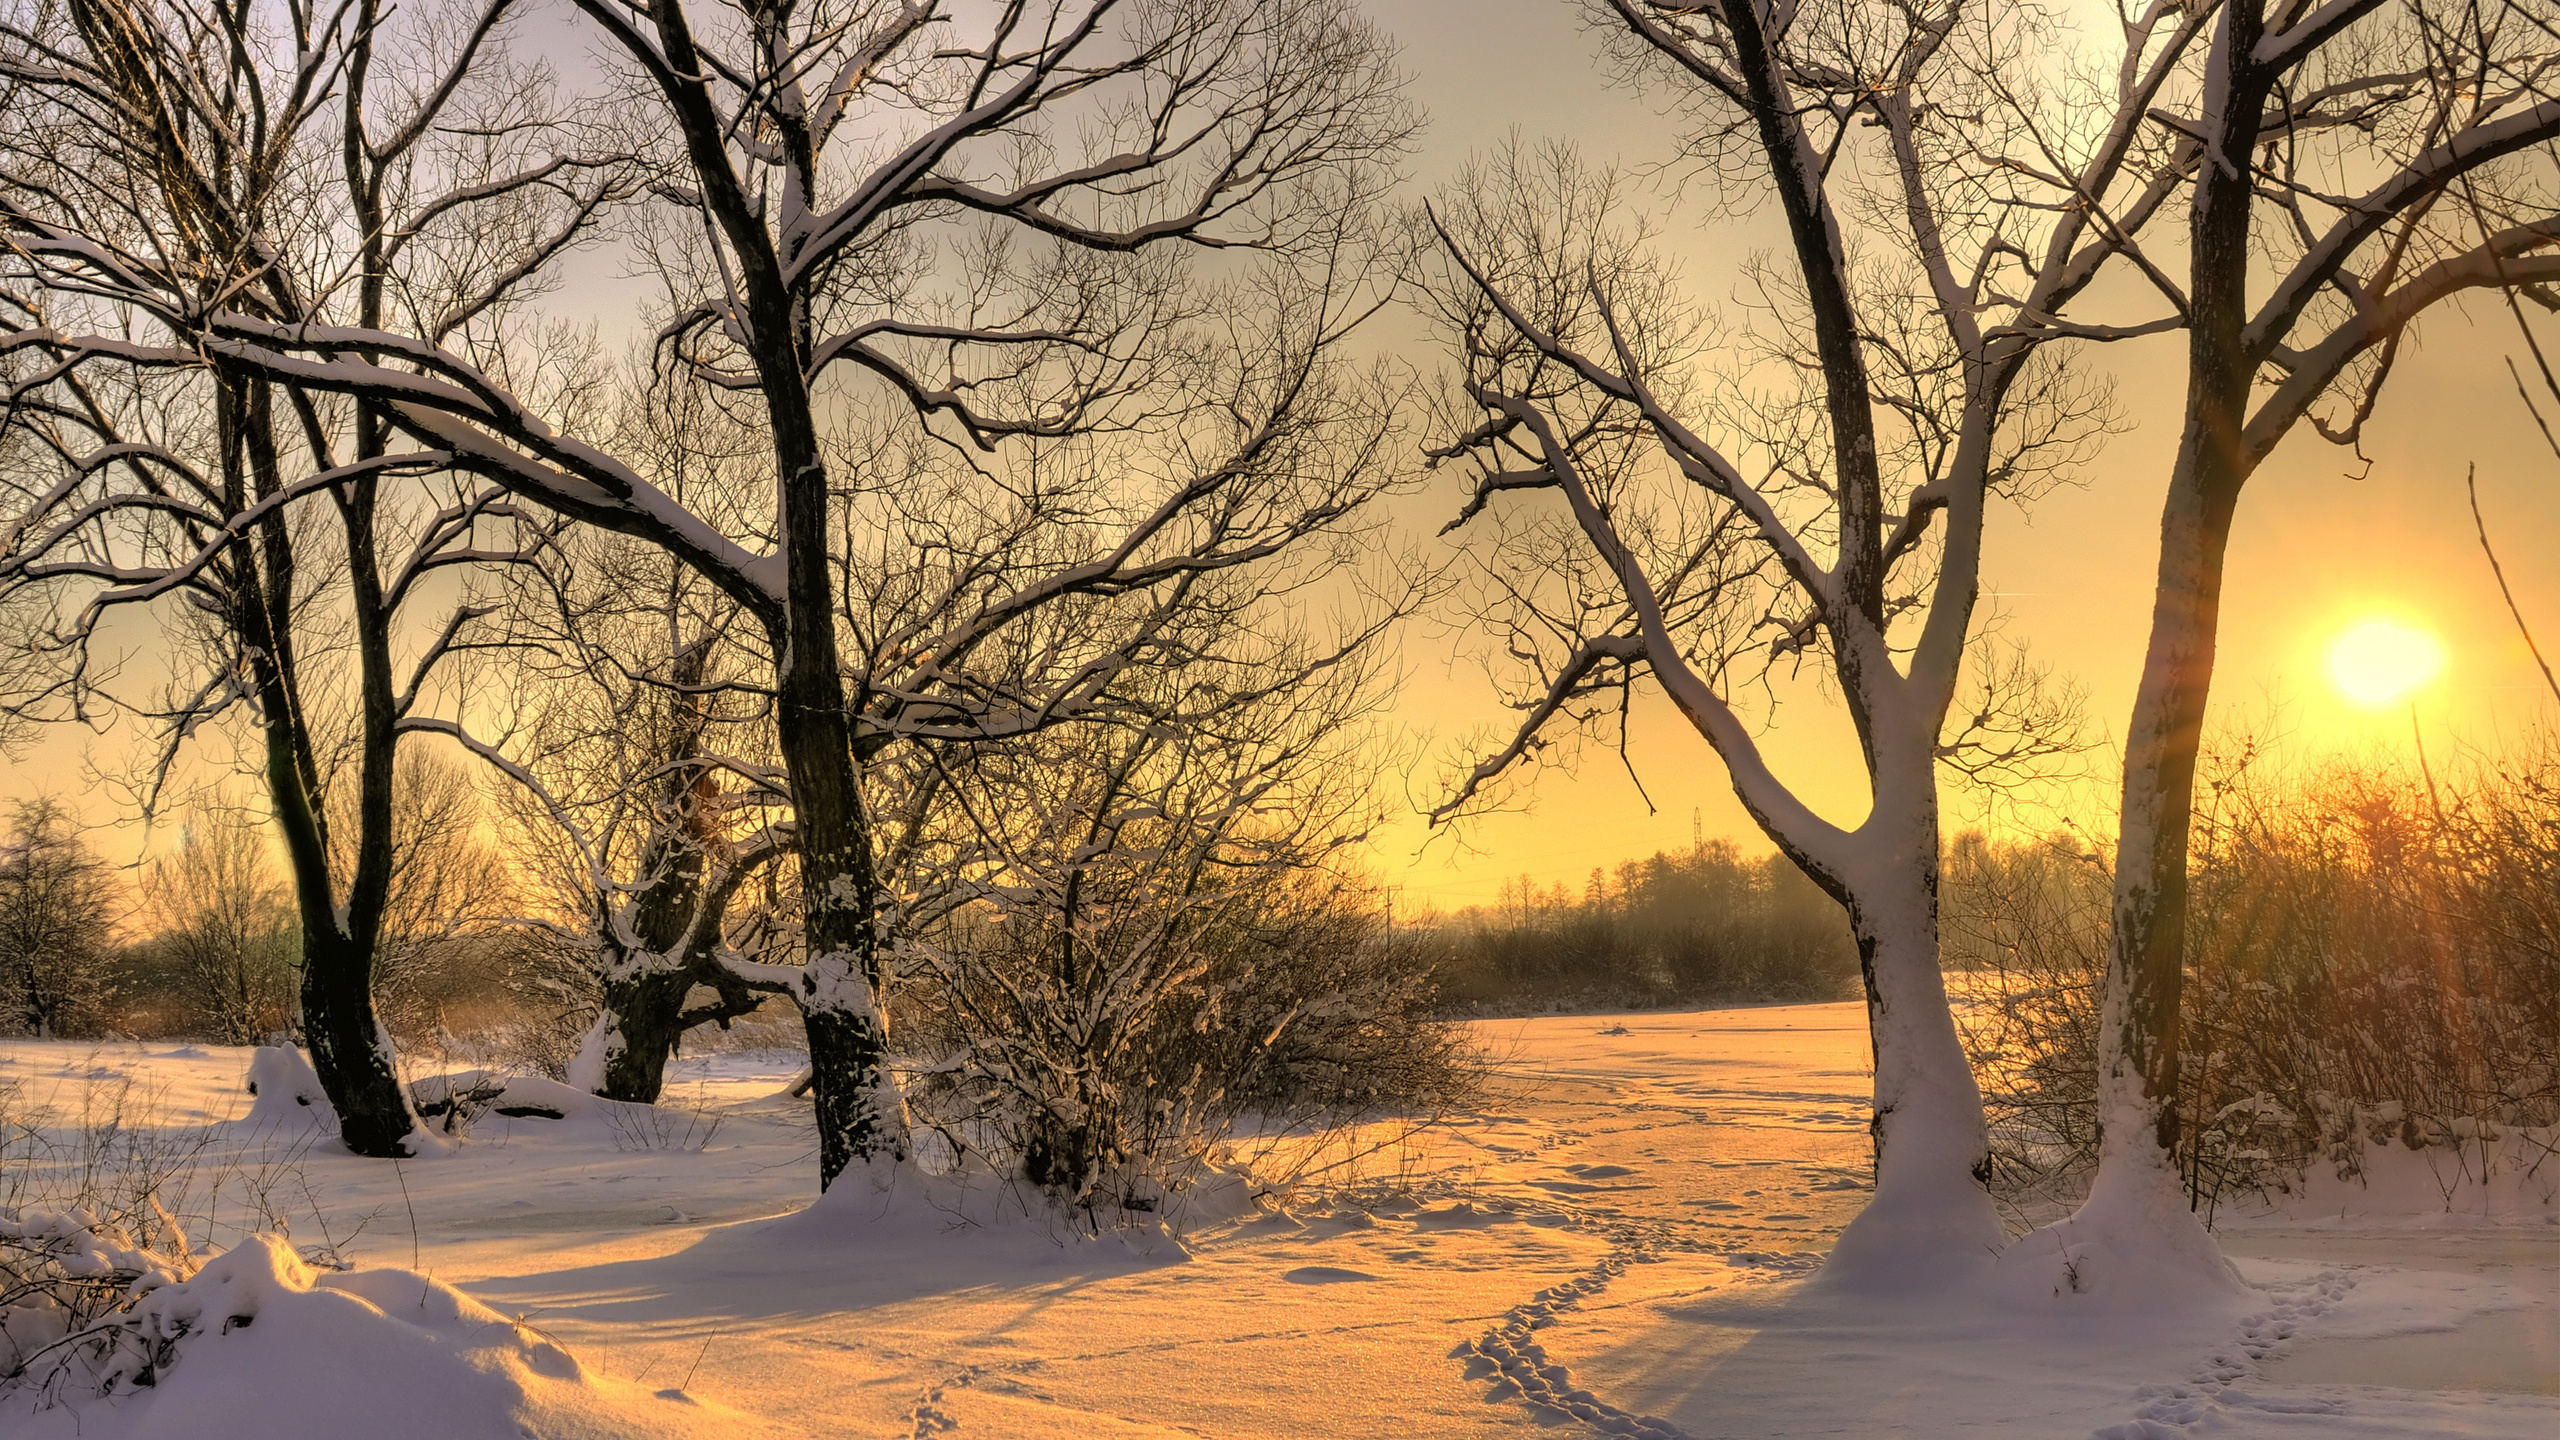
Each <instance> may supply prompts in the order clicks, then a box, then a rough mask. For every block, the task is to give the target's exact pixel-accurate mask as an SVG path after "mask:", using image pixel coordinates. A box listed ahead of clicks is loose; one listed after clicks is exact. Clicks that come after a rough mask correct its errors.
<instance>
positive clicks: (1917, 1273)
mask: <svg viewBox="0 0 2560 1440" xmlns="http://www.w3.org/2000/svg"><path fill="white" fill-rule="evenodd" d="M1901 832H1902V833H1901V835H1900V837H1899V839H1898V840H1897V841H1896V842H1895V843H1893V844H1891V845H1890V846H1885V845H1875V846H1872V847H1871V849H1872V851H1873V852H1875V853H1870V854H1869V855H1867V856H1866V857H1864V858H1865V860H1866V862H1867V863H1866V864H1865V865H1864V866H1863V867H1862V868H1861V869H1860V870H1858V871H1856V872H1853V873H1851V874H1848V875H1845V876H1843V877H1841V879H1842V881H1844V882H1845V883H1844V884H1842V885H1841V887H1840V888H1841V889H1843V890H1845V891H1846V892H1847V893H1846V896H1845V899H1846V902H1847V905H1848V909H1849V923H1850V928H1851V930H1852V932H1853V933H1854V934H1855V936H1856V937H1857V942H1858V968H1859V972H1860V974H1861V976H1862V977H1863V979H1864V981H1865V986H1866V999H1867V1027H1868V1034H1869V1036H1870V1037H1871V1039H1872V1042H1873V1046H1874V1055H1875V1067H1876V1079H1875V1116H1874V1119H1873V1120H1872V1121H1871V1122H1870V1126H1869V1128H1870V1131H1871V1133H1872V1134H1873V1136H1874V1138H1875V1168H1876V1191H1875V1197H1874V1199H1872V1200H1871V1201H1869V1202H1868V1204H1867V1208H1866V1209H1865V1210H1863V1211H1861V1212H1860V1213H1859V1215H1858V1218H1857V1219H1855V1220H1853V1221H1851V1222H1850V1224H1849V1228H1848V1229H1847V1230H1846V1231H1844V1232H1842V1234H1841V1236H1840V1241H1839V1244H1838V1245H1837V1246H1835V1247H1834V1248H1833V1250H1832V1252H1831V1259H1830V1260H1829V1262H1828V1263H1826V1264H1825V1265H1824V1267H1823V1272H1822V1278H1823V1283H1824V1284H1825V1285H1826V1286H1831V1287H1835V1288H1847V1289H1853V1290H1882V1289H1893V1290H1908V1289H1913V1288H1919V1287H1926V1286H1931V1285H1935V1284H1938V1283H1941V1282H1943V1281H1944V1280H1946V1279H1948V1278H1951V1277H1953V1276H1955V1275H1960V1274H1962V1273H1965V1272H1967V1271H1970V1270H1973V1269H1975V1268H1978V1267H1980V1266H1982V1265H1985V1264H1988V1263H1989V1262H1990V1261H1991V1259H1992V1258H1993V1257H1994V1256H1995V1255H1996V1254H1997V1253H1998V1251H1999V1249H2000V1247H2001V1245H2002V1244H2003V1243H2004V1242H2005V1240H2006V1232H2005V1231H2004V1230H2003V1229H2002V1228H2001V1225H2000V1218H1999V1215H1998V1212H1997V1211H1995V1210H1994V1209H1993V1208H1992V1204H1991V1195H1990V1192H1989V1191H1988V1190H1987V1189H1985V1188H1984V1187H1985V1185H1986V1183H1987V1182H1988V1181H1989V1179H1990V1176H1991V1158H1990V1157H1991V1145H1990V1138H1989V1135H1988V1133H1987V1132H1986V1130H1985V1128H1984V1125H1983V1118H1982V1091H1981V1089H1980V1087H1978V1086H1977V1085H1976V1084H1975V1083H1974V1078H1973V1067H1972V1065H1971V1064H1970V1063H1969V1062H1968V1061H1967V1059H1966V1057H1965V1052H1964V1042H1963V1039H1962V1037H1961V1036H1959V1035H1958V1034H1957V1032H1956V1025H1955V1016H1954V1013H1953V1012H1952V1011H1951V1010H1950V1009H1949V1008H1948V1005H1947V992H1946V984H1945V981H1944V979H1943V978H1942V977H1941V976H1940V974H1939V971H1938V853H1937V840H1938V837H1937V823H1936V816H1935V814H1934V810H1933V811H1932V813H1930V814H1928V815H1926V816H1924V817H1922V818H1921V819H1919V820H1918V821H1916V822H1912V823H1907V824H1905V825H1904V826H1902V827H1901ZM1868 838H1870V839H1871V840H1873V839H1879V838H1881V837H1875V836H1870V837H1868Z"/></svg>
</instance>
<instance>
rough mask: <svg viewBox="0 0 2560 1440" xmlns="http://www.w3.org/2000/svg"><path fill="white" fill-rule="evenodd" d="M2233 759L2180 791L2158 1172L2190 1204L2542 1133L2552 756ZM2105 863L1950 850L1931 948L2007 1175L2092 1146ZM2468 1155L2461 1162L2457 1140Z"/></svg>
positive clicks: (2066, 855) (2068, 1169)
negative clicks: (2391, 1147) (2185, 818)
mask: <svg viewBox="0 0 2560 1440" xmlns="http://www.w3.org/2000/svg"><path fill="white" fill-rule="evenodd" d="M2272 768H2273V767H2272V766H2271V765H2270V764H2269V762H2267V761H2266V760H2265V759H2264V758H2263V757H2261V756H2258V755H2256V754H2255V753H2254V752H2252V751H2250V750H2248V749H2247V748H2246V747H2243V748H2241V749H2240V750H2238V751H2236V752H2232V753H2231V754H2229V755H2227V756H2226V758H2225V759H2224V760H2223V761H2222V762H2221V763H2220V764H2219V765H2217V766H2214V767H2210V768H2209V769H2208V771H2207V774H2206V779H2205V782H2204V784H2203V786H2202V788H2201V792H2200V794H2199V806H2198V811H2197V822H2196V839H2195V846H2194V861H2193V872H2192V880H2191V894H2190V899H2189V922H2188V927H2187V934H2188V956H2187V983H2186V987H2185V988H2186V997H2185V1005H2184V1013H2183V1017H2182V1024H2183V1027H2184V1044H2183V1046H2182V1050H2181V1059H2182V1077H2181V1082H2182V1083H2181V1099H2180V1103H2179V1106H2178V1114H2179V1120H2180V1143H2179V1147H2178V1152H2177V1154H2178V1162H2179V1165H2180V1167H2181V1170H2182V1173H2183V1174H2184V1175H2185V1177H2186V1180H2187V1186H2188V1190H2189V1193H2190V1196H2191V1197H2192V1198H2193V1199H2194V1200H2195V1202H2196V1203H2197V1204H2198V1205H2199V1206H2202V1207H2208V1208H2209V1207H2210V1206H2211V1205H2212V1204H2213V1203H2214V1202H2215V1201H2216V1199H2217V1198H2218V1197H2220V1196H2223V1195H2227V1194H2230V1193H2232V1192H2234V1191H2236V1190H2253V1189H2262V1188H2268V1187H2286V1186H2290V1185H2292V1184H2293V1183H2295V1181H2296V1180H2297V1179H2298V1178H2299V1177H2300V1176H2301V1175H2302V1174H2303V1173H2304V1172H2305V1170H2306V1169H2307V1168H2308V1167H2310V1166H2313V1165H2325V1166H2328V1167H2330V1168H2332V1169H2334V1170H2336V1171H2337V1172H2338V1173H2340V1174H2341V1175H2343V1176H2350V1177H2351V1176H2352V1175H2354V1174H2355V1173H2356V1172H2357V1171H2358V1170H2359V1169H2360V1168H2361V1167H2362V1166H2363V1165H2364V1164H2365V1163H2366V1157H2367V1155H2368V1152H2369V1148H2370V1147H2371V1146H2372V1145H2374V1144H2377V1143H2393V1144H2398V1145H2401V1146H2404V1147H2406V1148H2408V1149H2411V1150H2419V1149H2427V1148H2430V1147H2453V1148H2459V1147H2463V1146H2472V1147H2474V1148H2479V1147H2480V1146H2481V1145H2482V1144H2483V1143H2484V1142H2487V1141H2494V1140H2496V1139H2497V1138H2498V1137H2499V1136H2500V1135H2501V1134H2502V1133H2504V1132H2507V1131H2511V1130H2517V1129H2519V1128H2523V1129H2528V1130H2533V1129H2539V1128H2540V1127H2547V1126H2551V1125H2554V1124H2560V752H2555V751H2554V750H2552V749H2551V748H2549V747H2548V746H2546V747H2545V748H2543V749H2541V750H2539V751H2535V752H2531V753H2528V754H2527V755H2525V756H2524V757H2523V758H2521V759H2519V760H2516V761H2512V762H2510V763H2509V764H2508V765H2507V766H2505V767H2504V768H2488V767H2483V768H2481V769H2478V770H2476V771H2473V772H2471V773H2468V774H2465V775H2460V776H2452V777H2447V776H2437V777H2434V778H2433V779H2432V780H2430V778H2429V777H2426V776H2423V775H2409V774H2405V773H2399V772H2395V771H2391V770H2385V769H2376V768H2370V767H2364V768H2359V767H2351V766H2345V765H2332V766H2330V767H2328V768H2326V769H2322V770H2318V771H2314V772H2312V773H2310V774H2308V775H2305V776H2299V777H2294V776H2286V775H2284V774H2281V773H2277V774H2273V775H2270V774H2267V773H2264V772H2265V771H2267V770H2269V769H2272ZM2108 874H2109V867H2108V865H2107V864H2106V863H2105V859H2104V857H2103V856H2099V855H2093V854H2088V853H2086V852H2085V851H2083V850H2082V849H2081V848H2080V847H2079V846H2077V845H2074V844H2072V843H2070V842H2069V841H2056V842H2048V843H2044V844H2037V845H2025V846H2010V845H1985V844H1981V843H1978V842H1976V843H1971V844H1967V843H1963V842H1960V843H1959V845H1958V846H1957V847H1956V849H1955V853H1954V854H1952V855H1951V856H1950V860H1949V864H1948V866H1947V878H1946V888H1945V901H1944V914H1943V924H1944V926H1945V928H1946V930H1947V932H1948V936H1949V953H1950V956H1951V959H1953V960H1954V961H1955V962H1956V963H1959V964H1966V965H1969V966H1970V967H1971V972H1972V973H1971V974H1969V975H1966V976H1961V977H1959V980H1958V988H1959V989H1960V990H1969V991H1970V993H1971V996H1972V999H1973V1003H1972V1004H1971V1005H1969V1006H1968V1007H1967V1008H1966V1015H1965V1024H1966V1028H1967V1035H1968V1040H1969V1041H1970V1042H1971V1045H1972V1048H1973V1052H1974V1056H1975V1063H1976V1068H1977V1070H1978V1071H1979V1072H1981V1074H1982V1077H1983V1080H1984V1088H1985V1093H1986V1099H1987V1100H1988V1102H1989V1103H1990V1105H1991V1107H1992V1111H1993V1115H1994V1131H1995V1134H1996V1136H1997V1137H1998V1139H1999V1143H1998V1144H1997V1145H1996V1146H1995V1150H1996V1152H1997V1153H1996V1156H1995V1158H1996V1159H1997V1160H1998V1161H1999V1163H2000V1164H2001V1166H2002V1168H2003V1173H2004V1175H2005V1176H2006V1177H2007V1181H2008V1183H2010V1184H2011V1185H2013V1186H2015V1187H2019V1188H2021V1189H2026V1190H2033V1189H2035V1188H2037V1187H2039V1186H2049V1185H2050V1184H2051V1183H2052V1182H2054V1181H2056V1180H2057V1179H2061V1180H2063V1182H2064V1184H2065V1186H2066V1188H2067V1177H2069V1176H2071V1175H2073V1174H2076V1173H2077V1172H2079V1171H2081V1170H2083V1169H2085V1168H2086V1166H2087V1165H2088V1164H2089V1163H2090V1162H2091V1161H2092V1160H2093V1159H2094V1155H2095V1147H2096V1123H2095V1108H2094V1106H2095V1091H2094V1077H2095V1069H2096V1057H2095V1040H2096V1034H2097V1023H2096V1022H2097V1015H2096V998H2095V997H2096V988H2095V987H2096V981H2097V976H2098V974H2099V972H2100V969H2101V968H2102V966H2103V964H2104V961H2105V954H2106V944H2107V936H2108V906H2109V904H2110V887H2109V880H2108ZM2481 1153H2483V1154H2486V1153H2487V1151H2486V1150H2485V1149H2483V1150H2482V1151H2481Z"/></svg>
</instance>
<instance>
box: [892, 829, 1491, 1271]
mask: <svg viewBox="0 0 2560 1440" xmlns="http://www.w3.org/2000/svg"><path fill="white" fill-rule="evenodd" d="M1248 880H1249V881H1258V882H1260V883H1244V884H1234V885H1229V886H1226V887H1223V888H1221V889H1219V890H1218V891H1216V892H1215V893H1205V892H1200V891H1195V892H1193V893H1191V894H1189V895H1186V896H1182V897H1180V898H1179V900H1178V901H1177V900H1176V899H1174V898H1170V897H1165V896H1162V895H1144V894H1139V893H1134V892H1131V893H1120V894H1116V895H1115V894H1110V893H1108V887H1103V888H1104V890H1105V893H1103V894H1101V895H1098V896H1097V895H1095V894H1094V893H1093V892H1092V891H1090V890H1089V891H1087V892H1086V895H1085V896H1084V903H1085V904H1086V905H1088V906H1090V907H1091V908H1090V909H1088V910H1085V911H1083V912H1081V915H1082V918H1080V919H1079V921H1078V922H1077V923H1075V924H1073V925H1069V924H1066V923H1064V922H1063V921H1062V920H1061V918H1060V917H1058V916H1056V915H1054V914H1053V915H1049V916H1046V917H1044V916H1042V915H1041V914H1039V913H1037V912H1036V911H1033V910H1031V909H1029V908H1028V907H1023V906H1018V905H1017V906H1015V907H1013V908H1009V909H1006V910H1003V911H981V912H976V913H973V914H971V915H968V916H965V917H961V918H960V919H959V920H957V921H955V923H953V924H952V925H950V926H947V927H945V931H944V933H943V935H942V936H941V937H940V939H939V941H938V943H937V944H936V945H935V946H934V948H933V951H932V954H933V957H934V963H935V964H936V966H937V967H938V968H939V970H940V972H941V978H942V980H943V982H944V983H942V984H940V985H930V986H917V987H914V989H913V991H912V993H913V994H914V995H915V996H916V999H915V1002H914V1005H915V1008H914V1009H913V1010H912V1011H911V1012H910V1013H909V1015H908V1017H907V1028H906V1029H905V1031H904V1032H903V1033H904V1035H905V1036H906V1039H907V1043H908V1044H911V1045H916V1046H918V1047H920V1049H921V1050H922V1052H923V1054H924V1055H925V1056H927V1057H929V1058H928V1059H927V1060H926V1061H925V1063H924V1065H923V1070H922V1073H921V1074H920V1075H919V1076H918V1077H917V1079H916V1080H915V1081H914V1082H913V1083H911V1085H910V1087H909V1091H908V1097H909V1103H910V1104H911V1106H912V1107H913V1108H914V1110H915V1113H916V1116H917V1119H918V1120H919V1121H920V1122H921V1123H923V1124H924V1125H926V1126H927V1127H928V1128H930V1129H932V1130H935V1131H937V1132H938V1133H940V1134H942V1135H943V1136H945V1137H947V1138H948V1140H949V1141H950V1143H951V1144H953V1145H954V1146H955V1147H956V1148H959V1149H961V1150H967V1151H975V1152H977V1153H981V1154H985V1155H987V1156H989V1158H990V1159H991V1160H992V1161H994V1162H995V1163H997V1164H998V1166H999V1168H1010V1169H1012V1170H1013V1171H1014V1172H1015V1173H1018V1174H1019V1175H1020V1176H1021V1177H1022V1178H1023V1179H1024V1180H1025V1181H1027V1182H1028V1183H1030V1184H1031V1185H1033V1186H1036V1187H1038V1188H1039V1189H1041V1190H1043V1191H1045V1192H1047V1193H1048V1194H1049V1195H1050V1196H1051V1198H1052V1199H1053V1200H1054V1201H1055V1202H1056V1203H1057V1204H1058V1205H1060V1206H1061V1207H1062V1208H1065V1209H1068V1210H1071V1211H1076V1212H1080V1213H1082V1214H1083V1215H1084V1216H1086V1217H1087V1219H1088V1220H1090V1221H1092V1222H1093V1223H1098V1224H1102V1223H1111V1222H1112V1221H1113V1220H1114V1219H1115V1218H1116V1216H1117V1214H1118V1213H1119V1212H1123V1211H1139V1212H1146V1211H1151V1210H1153V1209H1154V1208H1155V1207H1156V1206H1157V1205H1158V1204H1159V1203H1160V1202H1161V1200H1162V1199H1163V1197H1164V1196H1165V1195H1167V1194H1169V1193H1171V1192H1175V1191H1179V1190H1181V1189H1183V1188H1184V1187H1186V1186H1187V1185H1189V1184H1191V1183H1192V1182H1193V1181H1194V1180H1196V1179H1197V1178H1198V1177H1199V1176H1200V1175H1201V1174H1202V1173H1203V1172H1204V1169H1205V1167H1206V1166H1207V1164H1208V1162H1209V1157H1210V1156H1211V1154H1212V1153H1213V1152H1214V1151H1215V1150H1217V1149H1218V1148H1219V1147H1220V1146H1221V1145H1222V1143H1223V1142H1224V1141H1226V1139H1227V1138H1228V1137H1229V1136H1230V1135H1231V1134H1232V1133H1233V1131H1234V1129H1235V1127H1236V1126H1237V1125H1238V1123H1239V1122H1240V1121H1243V1120H1246V1119H1247V1118H1248V1117H1250V1118H1251V1120H1252V1122H1253V1123H1254V1124H1255V1125H1257V1126H1258V1127H1260V1128H1264V1129H1272V1128H1290V1127H1306V1126H1310V1125H1315V1126H1322V1125H1326V1124H1332V1123H1338V1122H1341V1121H1344V1120H1349V1119H1353V1118H1357V1117H1360V1116H1364V1115H1372V1114H1377V1113H1380V1112H1384V1111H1391V1110H1392V1111H1398V1112H1405V1113H1410V1112H1413V1111H1416V1110H1420V1111H1424V1112H1432V1111H1436V1110H1438V1109H1441V1108H1443V1107H1446V1106H1448V1105H1450V1104H1454V1103H1456V1102H1457V1101H1459V1100H1461V1099H1463V1098H1464V1097H1465V1096H1466V1095H1468V1094H1469V1093H1471V1091H1472V1089H1473V1087H1474V1086H1475V1084H1476V1083H1477V1076H1478V1073H1479V1072H1478V1068H1477V1065H1476V1057H1475V1056H1474V1055H1473V1053H1472V1051H1471V1050H1470V1048H1469V1047H1468V1046H1467V1044H1466V1042H1465V1040H1464V1038H1463V1034H1462V1032H1461V1031H1460V1030H1459V1029H1458V1027H1456V1026H1455V1025H1454V1024H1452V1023H1450V1022H1447V1021H1445V1020H1442V1019H1440V1018H1438V1016H1437V1015H1436V1013H1435V1012H1436V1008H1437V1007H1436V1003H1435V1001H1436V997H1435V994H1434V987H1433V984H1432V980H1431V976H1430V973H1429V970H1428V967H1427V964H1425V963H1423V962H1422V957H1419V956H1417V955H1416V954H1415V953H1414V952H1412V951H1411V950H1410V949H1408V948H1406V947H1403V946H1400V945H1399V944H1398V943H1397V940H1396V937H1395V936H1394V935H1393V934H1392V933H1390V932H1389V930H1388V928H1387V926H1386V924H1385V921H1384V916H1383V914H1382V913H1381V911H1380V910H1379V909H1378V908H1377V907H1376V906H1375V904H1374V903H1373V902H1372V899H1371V897H1370V896H1368V895H1367V894H1366V893H1365V892H1364V891H1362V890H1360V889H1359V888H1357V887H1354V886H1350V885H1348V884H1346V883H1345V882H1342V881H1341V880H1339V879H1337V878H1335V877H1331V876H1327V875H1323V874H1320V873H1319V874H1307V875H1286V874H1282V875H1272V876H1261V877H1248Z"/></svg>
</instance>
